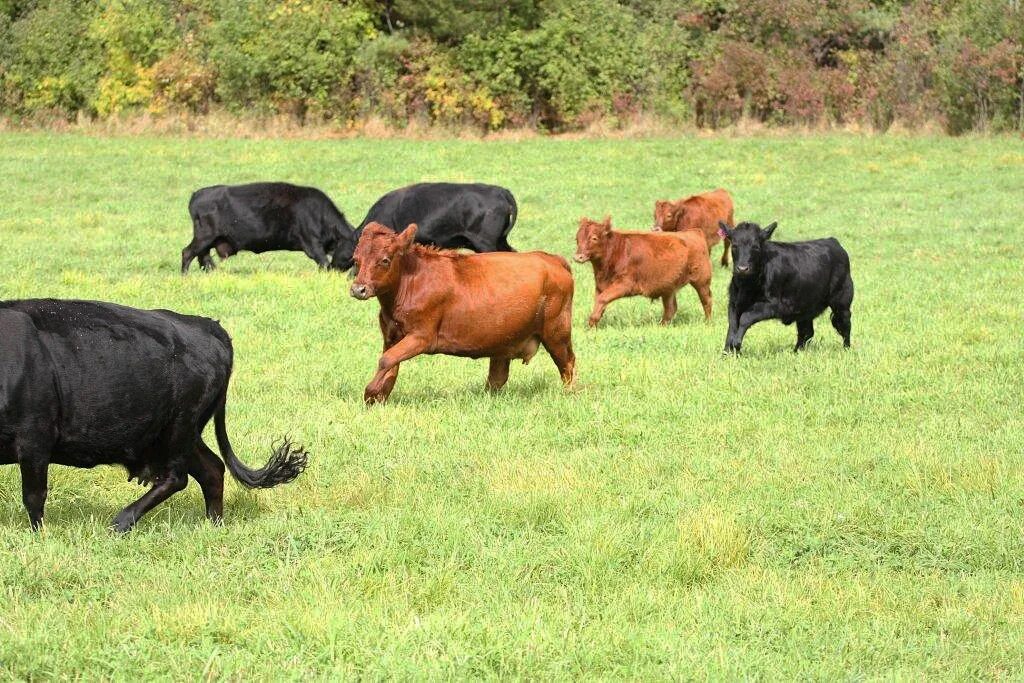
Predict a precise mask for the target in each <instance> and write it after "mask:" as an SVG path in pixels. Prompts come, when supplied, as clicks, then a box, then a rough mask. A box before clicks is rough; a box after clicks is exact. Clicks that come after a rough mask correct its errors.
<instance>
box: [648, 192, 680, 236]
mask: <svg viewBox="0 0 1024 683" xmlns="http://www.w3.org/2000/svg"><path fill="white" fill-rule="evenodd" d="M685 211H686V207H685V206H683V204H682V203H681V202H678V203H677V202H670V201H667V200H664V199H659V200H658V201H656V202H654V227H652V228H651V230H653V231H654V232H660V231H662V230H675V229H676V226H677V225H678V224H679V221H681V220H682V218H683V213H684V212H685Z"/></svg>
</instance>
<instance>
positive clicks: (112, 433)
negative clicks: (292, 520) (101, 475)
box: [0, 299, 307, 531]
mask: <svg viewBox="0 0 1024 683" xmlns="http://www.w3.org/2000/svg"><path fill="white" fill-rule="evenodd" d="M232 357H233V352H232V348H231V338H230V337H228V334H227V332H225V331H224V328H222V327H221V326H220V325H219V324H218V323H217V322H216V321H213V320H210V319H208V318H199V317H195V316H188V315H180V314H178V313H173V312H171V311H140V310H137V309H134V308H126V307H124V306H118V305H116V304H108V303H99V302H93V301H60V300H54V299H29V300H24V301H4V302H0V464H13V463H18V465H20V467H21V491H22V500H23V501H24V503H25V509H26V510H27V511H28V516H29V520H30V521H31V523H32V527H33V528H39V525H40V524H41V523H42V521H43V504H44V503H45V502H46V477H47V468H48V467H49V465H51V464H56V465H69V466H71V467H95V466H96V465H107V464H110V465H114V464H116V465H123V466H124V467H125V468H126V469H127V470H128V478H129V479H132V478H137V479H138V480H139V483H142V484H150V483H151V484H152V488H150V489H149V491H147V492H146V493H145V494H144V495H143V496H142V497H141V498H139V499H138V500H137V501H135V502H134V503H132V504H131V505H129V506H128V507H126V508H125V509H124V510H122V511H121V513H120V514H118V515H117V517H116V518H115V519H114V521H113V527H114V528H115V529H116V530H118V531H127V530H129V529H130V528H131V527H132V526H133V525H134V524H135V522H137V521H138V520H139V518H140V517H142V516H143V515H144V514H146V512H148V511H149V510H151V509H152V508H153V507H155V506H156V505H158V504H160V503H161V502H163V501H164V500H166V499H167V498H169V497H170V496H171V495H173V494H174V493H177V492H178V491H180V490H182V489H183V488H185V485H186V484H187V483H188V476H189V475H191V476H192V478H193V479H195V480H196V481H197V482H199V486H200V488H202V490H203V498H204V499H205V501H206V515H207V516H208V517H209V518H210V519H211V520H213V521H219V520H220V518H221V515H222V514H223V507H224V463H223V462H221V460H220V458H218V457H217V455H216V454H215V453H214V452H213V451H212V450H210V448H209V447H207V445H206V444H205V443H204V442H203V437H202V434H203V428H204V427H205V426H206V424H207V423H208V422H209V421H210V418H211V417H212V418H214V424H215V426H216V434H217V444H218V446H219V447H220V452H221V455H222V456H223V458H224V462H226V463H227V466H228V469H229V470H231V474H232V475H234V477H235V478H236V479H237V480H238V481H239V482H241V483H242V484H243V485H244V486H247V487H250V488H269V487H271V486H276V485H278V484H283V483H286V482H289V481H291V480H293V479H295V477H297V476H298V475H299V474H301V473H302V471H303V469H305V467H306V458H307V455H306V452H305V451H304V450H302V449H301V448H298V447H294V446H293V445H292V444H291V443H290V442H288V440H287V439H286V440H284V441H283V442H282V443H281V444H280V445H279V446H277V447H276V448H275V450H274V453H273V455H272V456H271V458H270V460H269V461H268V462H267V464H266V465H265V466H264V467H263V468H262V469H258V470H253V469H249V468H248V467H246V466H245V465H244V464H243V463H242V462H240V461H239V460H238V458H237V457H236V456H235V453H234V451H233V450H232V449H231V442H230V441H228V433H227V429H226V427H225V424H224V410H225V405H226V402H227V392H228V379H229V378H230V376H231V366H232Z"/></svg>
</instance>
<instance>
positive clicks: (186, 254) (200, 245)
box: [181, 237, 210, 275]
mask: <svg viewBox="0 0 1024 683" xmlns="http://www.w3.org/2000/svg"><path fill="white" fill-rule="evenodd" d="M209 251H210V245H209V244H207V243H206V242H205V241H203V240H200V239H199V238H198V237H196V238H194V239H193V240H192V241H191V242H189V243H188V246H187V247H185V248H184V249H182V250H181V274H182V275H185V274H186V273H188V269H189V266H191V265H192V261H193V260H194V259H195V258H196V257H197V256H198V257H199V265H200V266H202V267H203V270H208V268H207V266H206V263H205V262H209V260H210V254H209ZM204 261H205V262H204Z"/></svg>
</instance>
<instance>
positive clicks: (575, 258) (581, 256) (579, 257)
mask: <svg viewBox="0 0 1024 683" xmlns="http://www.w3.org/2000/svg"><path fill="white" fill-rule="evenodd" d="M572 260H573V261H575V262H576V263H586V262H587V261H589V260H590V257H589V256H587V255H586V254H576V255H574V256H573V257H572Z"/></svg>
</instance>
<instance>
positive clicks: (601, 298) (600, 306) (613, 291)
mask: <svg viewBox="0 0 1024 683" xmlns="http://www.w3.org/2000/svg"><path fill="white" fill-rule="evenodd" d="M628 295H629V288H628V287H627V286H626V285H624V284H622V283H618V282H616V283H614V284H611V285H609V286H608V288H607V289H605V290H604V291H601V292H598V293H597V296H596V297H594V310H593V311H592V312H591V313H590V317H589V318H587V327H597V323H599V322H600V321H601V317H602V316H604V309H605V308H606V307H607V306H608V304H610V303H611V302H613V301H615V300H616V299H621V298H622V297H624V296H628Z"/></svg>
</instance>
